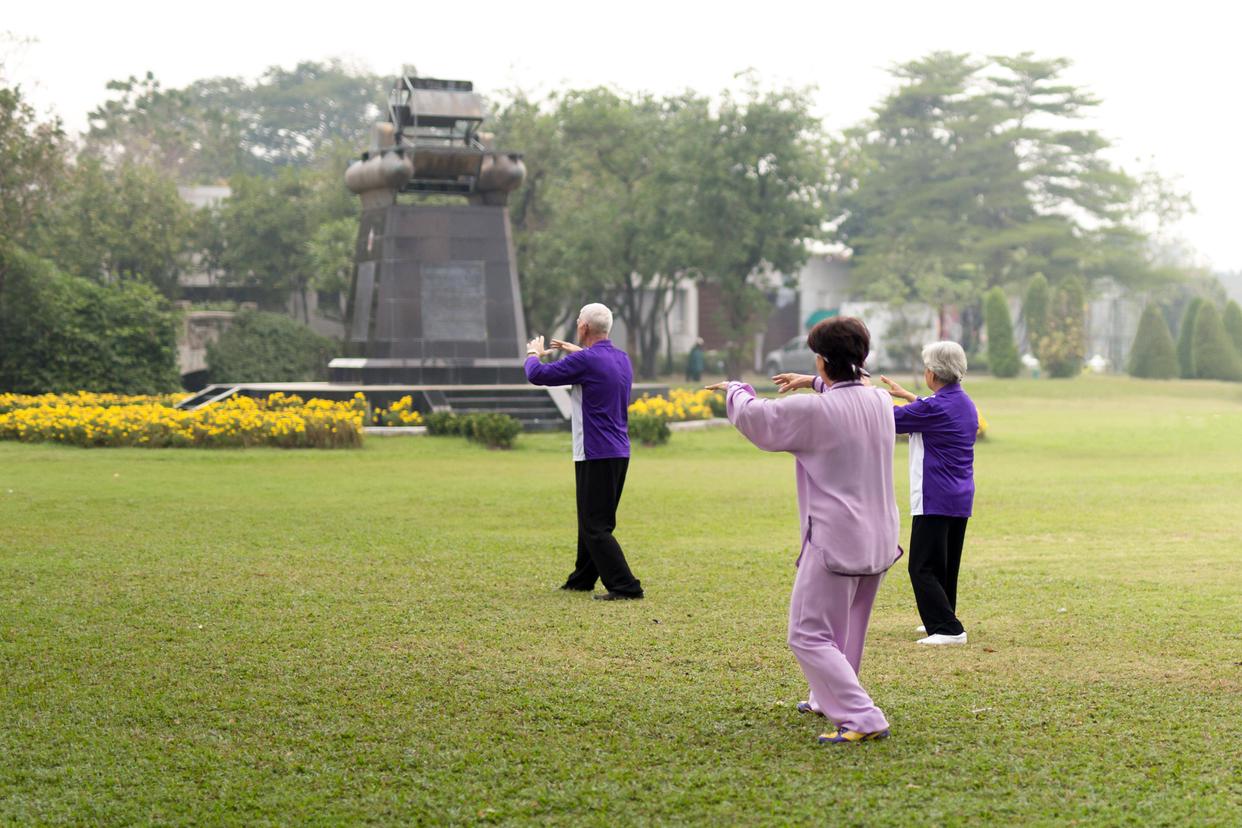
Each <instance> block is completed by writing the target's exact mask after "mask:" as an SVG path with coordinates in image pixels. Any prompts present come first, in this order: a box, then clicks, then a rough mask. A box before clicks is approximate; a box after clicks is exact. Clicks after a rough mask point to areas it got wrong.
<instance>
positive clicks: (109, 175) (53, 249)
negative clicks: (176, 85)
mask: <svg viewBox="0 0 1242 828" xmlns="http://www.w3.org/2000/svg"><path fill="white" fill-rule="evenodd" d="M195 230H196V228H195V224H194V216H193V208H191V207H190V206H189V205H188V204H186V203H185V202H184V201H183V200H182V199H181V197H180V196H179V195H178V194H177V186H176V183H175V182H174V181H173V179H171V178H170V177H168V176H167V175H166V174H164V173H163V172H161V171H160V170H159V169H158V168H156V167H154V166H143V165H139V164H135V163H131V162H128V161H125V162H122V163H120V164H119V165H117V166H115V167H109V166H107V165H105V164H104V163H103V162H101V161H100V160H99V159H97V158H93V157H91V156H83V157H82V158H80V159H79V161H78V163H77V165H76V166H75V167H74V168H73V170H72V171H71V172H70V174H69V175H68V178H67V179H66V181H65V182H64V187H63V190H62V193H61V195H60V196H59V197H58V198H57V200H56V202H55V203H54V204H53V205H52V207H51V208H50V209H49V211H48V214H47V217H46V218H45V220H44V222H43V226H42V228H41V232H40V233H39V242H38V250H39V252H40V253H41V254H42V255H43V256H44V257H46V258H48V259H50V260H52V261H54V262H55V263H56V264H57V265H58V266H59V267H60V268H61V269H63V270H66V271H68V272H70V273H72V274H74V275H75V276H82V277H84V278H87V279H95V280H99V281H129V280H141V281H146V282H149V283H150V284H152V285H154V286H155V287H156V289H158V290H159V291H160V292H161V293H163V294H164V295H165V296H168V297H170V298H175V297H176V295H177V291H178V286H177V275H178V274H179V273H180V271H181V268H182V263H183V261H184V259H185V257H186V256H187V255H188V254H189V251H190V249H191V245H192V244H193V242H194V241H195Z"/></svg>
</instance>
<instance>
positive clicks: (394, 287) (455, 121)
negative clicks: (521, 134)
mask: <svg viewBox="0 0 1242 828" xmlns="http://www.w3.org/2000/svg"><path fill="white" fill-rule="evenodd" d="M484 116H485V111H484V104H483V98H482V97H481V96H480V95H478V94H476V93H475V92H474V87H473V84H471V83H470V82H469V81H458V80H440V79H436V78H418V77H402V78H398V79H397V80H396V82H395V83H394V85H393V88H392V90H391V92H390V93H389V98H388V112H387V118H386V120H384V121H380V122H378V123H376V124H374V125H373V127H372V130H371V142H370V147H368V148H367V150H366V151H365V152H363V153H362V156H361V158H360V159H359V160H357V161H355V162H353V163H352V164H351V165H350V166H349V168H348V169H347V170H346V171H345V185H346V186H347V187H348V188H349V189H350V190H351V191H352V192H354V193H356V194H357V195H358V196H359V198H360V199H361V201H362V218H361V221H360V223H359V228H358V238H357V244H356V248H355V257H354V263H355V267H354V275H353V282H352V285H351V288H350V294H349V304H348V309H347V312H346V314H347V315H346V330H345V354H344V355H343V356H340V357H337V358H336V359H333V360H332V361H331V362H330V363H329V365H328V374H329V379H330V381H329V382H327V383H280V384H277V383H255V382H248V383H225V384H219V383H218V384H215V385H212V386H209V387H208V388H206V389H204V390H203V391H202V392H200V394H198V395H196V396H195V397H193V398H191V399H189V400H187V401H186V402H185V403H184V404H183V405H184V406H185V407H187V408H196V407H199V406H201V405H207V404H210V403H211V402H215V401H218V400H223V399H227V398H228V397H230V396H233V395H235V394H246V395H251V396H263V395H266V394H269V393H273V392H274V391H283V392H285V393H296V394H300V395H302V396H303V397H307V396H309V397H321V398H332V399H346V398H349V397H351V396H352V395H353V394H354V393H356V392H358V391H361V392H363V393H364V394H366V395H367V398H368V399H369V400H371V401H372V402H373V403H376V402H378V403H381V404H382V403H384V402H387V401H390V400H394V399H398V398H400V397H402V396H405V395H410V396H411V397H413V398H414V404H415V407H416V408H417V409H419V410H421V411H423V412H424V413H426V412H429V411H437V410H440V411H500V412H503V413H507V414H510V415H512V416H515V417H518V418H519V419H520V420H522V421H523V423H524V425H525V426H526V427H527V428H549V427H562V426H563V425H564V423H565V422H566V421H567V420H568V417H569V410H570V403H569V394H568V391H567V390H566V389H564V388H552V389H548V388H537V387H534V386H531V385H529V384H528V383H527V382H526V375H525V371H524V370H523V367H522V366H523V363H524V360H525V346H526V338H527V337H526V325H525V322H524V320H523V317H522V301H521V295H520V293H519V288H518V280H517V262H516V258H515V254H514V246H513V233H512V229H511V227H510V223H509V212H508V208H507V206H506V203H507V201H508V197H509V193H511V192H513V191H514V190H516V189H517V188H518V187H520V186H521V184H522V180H523V178H524V177H525V174H526V168H525V165H524V164H523V163H522V156H521V154H520V153H517V152H507V151H497V150H494V149H491V148H489V147H487V146H486V145H485V141H484V136H483V135H482V134H481V133H480V127H481V126H482V123H483V120H484ZM452 196H459V197H461V201H460V202H459V203H452V202H453V200H454V199H452V198H451V197H452Z"/></svg>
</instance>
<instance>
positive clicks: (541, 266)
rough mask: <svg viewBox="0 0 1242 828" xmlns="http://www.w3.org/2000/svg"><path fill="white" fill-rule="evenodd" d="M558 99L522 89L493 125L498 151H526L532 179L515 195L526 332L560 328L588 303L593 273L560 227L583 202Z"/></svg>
mask: <svg viewBox="0 0 1242 828" xmlns="http://www.w3.org/2000/svg"><path fill="white" fill-rule="evenodd" d="M556 104H557V99H556V98H555V97H553V98H550V99H549V100H548V101H547V105H546V106H545V105H541V102H539V101H533V100H531V99H529V98H528V97H526V96H525V95H523V94H521V93H518V94H516V95H515V96H514V97H513V99H512V100H510V101H509V102H508V103H506V104H505V105H504V106H503V107H502V108H501V109H500V111H499V112H498V113H497V115H496V117H495V118H494V119H493V120H492V121H491V122H490V123H489V128H490V129H491V130H492V132H493V134H494V136H495V140H494V142H493V145H494V146H495V148H496V149H499V150H506V149H513V150H520V151H521V152H522V153H523V154H524V159H523V161H524V163H525V165H526V178H525V179H524V180H523V182H522V186H521V187H520V188H518V190H517V191H516V192H514V193H513V194H512V195H510V197H509V220H510V223H511V225H512V227H513V243H514V248H515V251H516V253H517V271H518V283H519V285H520V287H521V291H522V312H523V314H524V315H525V317H526V330H527V331H529V332H531V333H532V334H533V333H536V332H541V333H551V332H554V331H559V330H561V328H562V327H563V326H564V325H565V324H566V323H567V322H569V321H571V319H572V318H573V316H574V315H575V314H576V313H577V312H578V310H579V308H581V307H582V305H583V304H585V301H582V300H584V299H585V288H584V287H583V284H584V283H585V282H589V281H590V278H589V276H588V274H589V273H590V272H591V271H585V272H579V270H578V266H577V263H576V262H575V260H574V257H573V255H572V254H573V250H574V248H573V244H574V240H573V239H572V238H571V236H570V234H568V233H566V232H564V231H563V230H562V229H561V227H560V225H561V224H562V221H563V220H564V219H565V218H566V217H571V216H572V208H571V207H570V205H571V204H573V203H574V202H576V201H577V195H576V191H575V190H574V188H573V186H572V172H573V170H572V167H571V164H570V159H569V157H568V154H567V153H566V151H565V147H564V136H563V134H562V130H561V119H560V117H559V113H558V109H557V105H556Z"/></svg>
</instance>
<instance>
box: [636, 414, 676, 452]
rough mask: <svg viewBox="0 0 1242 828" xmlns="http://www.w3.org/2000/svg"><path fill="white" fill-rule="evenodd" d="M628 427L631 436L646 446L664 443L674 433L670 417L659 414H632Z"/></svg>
mask: <svg viewBox="0 0 1242 828" xmlns="http://www.w3.org/2000/svg"><path fill="white" fill-rule="evenodd" d="M628 429H629V434H630V437H631V438H632V439H634V440H638V441H639V442H641V443H642V444H643V445H644V446H660V445H664V444H665V443H667V442H668V440H669V437H671V436H672V434H673V432H672V431H670V430H669V427H668V419H667V418H665V417H661V416H660V415H658V414H630V415H629V426H628Z"/></svg>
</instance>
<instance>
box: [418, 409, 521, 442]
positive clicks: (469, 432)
mask: <svg viewBox="0 0 1242 828" xmlns="http://www.w3.org/2000/svg"><path fill="white" fill-rule="evenodd" d="M426 422H427V433H428V434H432V435H435V436H437V437H465V438H466V439H467V440H472V441H474V442H476V443H483V444H484V445H486V446H487V447H488V448H500V449H508V448H513V444H514V443H515V442H516V441H517V438H518V435H519V434H521V433H522V424H521V422H519V421H518V420H517V419H515V418H513V417H510V416H509V415H508V414H492V413H475V414H454V413H453V412H451V411H433V412H432V413H430V414H428V415H427V419H426Z"/></svg>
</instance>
